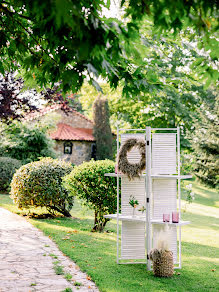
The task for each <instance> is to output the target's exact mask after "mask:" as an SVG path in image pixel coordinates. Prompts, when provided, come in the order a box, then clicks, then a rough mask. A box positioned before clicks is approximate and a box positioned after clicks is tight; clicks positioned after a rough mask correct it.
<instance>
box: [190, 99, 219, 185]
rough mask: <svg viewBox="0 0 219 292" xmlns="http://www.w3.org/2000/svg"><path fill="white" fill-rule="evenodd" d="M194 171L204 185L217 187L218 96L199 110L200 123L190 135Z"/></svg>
mask: <svg viewBox="0 0 219 292" xmlns="http://www.w3.org/2000/svg"><path fill="white" fill-rule="evenodd" d="M192 147H193V149H194V153H193V154H194V169H195V174H196V176H197V177H198V178H199V179H200V180H201V181H203V182H204V183H206V184H208V185H211V186H214V187H218V186H219V185H218V182H219V96H217V97H216V98H215V101H214V102H213V103H212V104H208V105H207V104H204V105H203V107H202V108H201V109H200V121H199V122H196V123H195V131H194V133H193V135H192Z"/></svg>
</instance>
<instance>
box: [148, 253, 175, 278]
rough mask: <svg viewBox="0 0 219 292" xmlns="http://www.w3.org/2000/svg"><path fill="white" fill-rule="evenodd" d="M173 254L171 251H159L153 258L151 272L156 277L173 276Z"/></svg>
mask: <svg viewBox="0 0 219 292" xmlns="http://www.w3.org/2000/svg"><path fill="white" fill-rule="evenodd" d="M173 267H174V266H173V253H172V252H171V251H160V252H159V255H158V256H156V257H155V258H153V272H154V275H155V276H156V277H171V276H172V275H173V272H174V269H173Z"/></svg>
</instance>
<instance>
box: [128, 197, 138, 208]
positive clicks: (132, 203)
mask: <svg viewBox="0 0 219 292" xmlns="http://www.w3.org/2000/svg"><path fill="white" fill-rule="evenodd" d="M129 205H130V206H132V207H133V208H136V207H137V206H138V205H139V202H138V200H136V198H135V197H134V196H130V198H129Z"/></svg>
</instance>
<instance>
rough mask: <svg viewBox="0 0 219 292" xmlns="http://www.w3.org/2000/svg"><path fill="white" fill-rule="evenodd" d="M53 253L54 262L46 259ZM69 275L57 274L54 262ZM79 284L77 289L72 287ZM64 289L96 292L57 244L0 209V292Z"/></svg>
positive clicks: (95, 288)
mask: <svg viewBox="0 0 219 292" xmlns="http://www.w3.org/2000/svg"><path fill="white" fill-rule="evenodd" d="M50 254H53V255H55V256H57V257H58V258H57V259H54V258H53V257H51V256H49V255H50ZM57 260H58V261H59V262H60V263H59V265H61V266H63V267H64V271H65V273H69V274H71V275H72V280H70V281H67V280H66V279H65V278H64V275H57V274H56V273H55V270H54V262H55V261H57ZM75 282H80V283H81V286H77V287H76V286H75V285H74V283H75ZM66 288H71V289H72V291H80V292H87V291H88V292H98V291H99V290H98V288H97V287H96V286H95V284H94V283H93V282H92V281H90V280H88V279H87V275H86V274H85V273H83V272H81V271H80V269H79V268H78V266H77V265H76V264H75V263H74V262H72V261H71V260H70V259H69V258H67V257H66V256H64V255H63V254H62V252H61V251H60V250H59V249H58V247H57V245H56V244H55V243H54V242H53V241H52V240H51V239H49V238H48V237H46V236H45V235H44V234H43V233H42V231H40V230H38V229H37V228H35V227H34V226H32V225H31V224H30V223H29V222H28V221H26V220H25V219H24V218H22V217H20V216H18V215H16V214H13V213H11V212H9V211H8V210H5V209H3V208H0V292H6V291H7V292H35V291H43V292H61V291H63V290H65V289H66Z"/></svg>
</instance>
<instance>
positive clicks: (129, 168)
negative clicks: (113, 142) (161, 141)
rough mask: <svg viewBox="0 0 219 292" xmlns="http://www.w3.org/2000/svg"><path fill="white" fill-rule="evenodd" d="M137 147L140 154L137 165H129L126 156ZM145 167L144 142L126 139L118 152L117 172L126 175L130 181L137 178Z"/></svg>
mask: <svg viewBox="0 0 219 292" xmlns="http://www.w3.org/2000/svg"><path fill="white" fill-rule="evenodd" d="M133 147H137V148H138V149H139V152H140V154H141V160H140V161H139V162H138V163H130V162H129V161H128V157H127V154H128V152H129V151H130V150H131V149H132V148H133ZM145 166H146V158H145V141H143V140H137V139H134V138H132V139H128V140H127V141H126V142H125V144H124V145H123V146H122V148H121V150H120V151H119V156H118V170H119V171H121V172H122V173H124V174H127V175H128V178H129V179H130V180H131V179H133V178H134V177H139V176H140V175H141V173H142V171H143V170H144V169H145Z"/></svg>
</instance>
